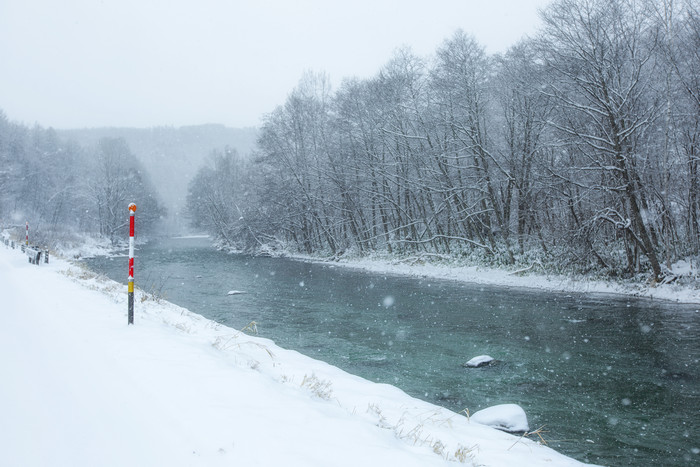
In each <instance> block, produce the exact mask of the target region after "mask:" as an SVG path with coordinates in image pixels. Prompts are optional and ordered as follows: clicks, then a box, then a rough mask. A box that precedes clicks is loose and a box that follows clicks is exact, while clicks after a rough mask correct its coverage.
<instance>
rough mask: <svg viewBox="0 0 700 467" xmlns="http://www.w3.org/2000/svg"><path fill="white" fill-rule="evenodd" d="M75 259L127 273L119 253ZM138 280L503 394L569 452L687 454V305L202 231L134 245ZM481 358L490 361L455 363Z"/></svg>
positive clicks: (416, 372) (118, 275)
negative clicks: (238, 245) (302, 257)
mask: <svg viewBox="0 0 700 467" xmlns="http://www.w3.org/2000/svg"><path fill="white" fill-rule="evenodd" d="M87 262H88V265H89V266H90V267H91V268H93V269H94V270H96V271H98V272H102V273H104V274H106V275H108V276H109V277H111V278H113V279H115V280H118V281H120V282H125V280H126V276H127V261H126V259H125V258H119V257H112V258H106V257H97V258H93V259H89V260H87ZM136 284H137V286H140V287H141V288H143V289H150V288H154V289H156V290H158V291H160V292H161V293H162V294H163V295H164V296H165V298H166V299H168V300H170V301H172V302H174V303H176V304H178V305H181V306H183V307H186V308H188V309H190V310H191V311H193V312H196V313H199V314H201V315H204V316H206V317H208V318H210V319H213V320H215V321H218V322H220V323H223V324H225V325H227V326H230V327H233V328H236V329H242V328H243V327H245V326H246V325H247V324H249V323H250V322H251V321H255V322H256V323H257V327H258V331H259V334H260V335H261V336H263V337H267V338H270V339H273V340H274V341H275V342H276V343H277V344H278V345H280V346H282V347H285V348H289V349H295V350H298V351H300V352H302V353H304V354H306V355H309V356H311V357H314V358H317V359H320V360H324V361H327V362H329V363H331V364H333V365H336V366H338V367H340V368H343V369H344V370H347V371H348V372H350V373H354V374H357V375H360V376H362V377H364V378H367V379H370V380H373V381H377V382H383V383H390V384H393V385H395V386H398V387H400V388H401V389H403V390H404V391H406V392H407V393H409V394H411V395H412V396H415V397H418V398H420V399H424V400H428V401H431V402H434V403H436V404H438V405H441V406H444V407H447V408H449V409H452V410H455V411H462V410H463V409H465V408H466V409H468V410H469V411H470V412H471V413H474V412H475V411H477V410H479V409H482V408H485V407H488V406H491V405H495V404H501V403H517V404H519V405H521V406H522V407H523V408H524V409H525V411H526V412H527V414H528V419H529V422H530V429H531V430H534V429H536V428H540V427H543V431H544V433H543V437H544V438H545V439H546V440H547V442H548V444H549V446H551V447H553V448H554V449H557V450H558V451H560V452H563V453H565V454H567V455H570V456H572V457H574V458H576V459H579V460H581V461H585V462H592V463H598V464H604V465H620V466H627V465H665V466H671V465H690V464H694V463H696V462H700V370H699V369H698V360H699V359H700V312H699V311H698V309H700V305H682V304H674V303H670V302H660V301H655V300H649V299H635V298H627V297H619V296H610V295H592V294H558V293H549V292H541V291H533V290H526V289H518V288H504V287H489V286H482V285H473V284H467V283H460V282H454V281H446V280H435V279H425V278H424V279H417V278H409V277H402V276H392V275H380V274H373V273H367V272H363V271H358V270H353V269H348V268H342V267H334V266H332V265H322V264H308V263H304V262H300V261H293V260H287V259H279V258H258V257H249V256H241V255H229V254H226V253H222V252H219V251H216V250H214V249H212V247H211V245H210V243H209V241H208V240H206V239H201V238H200V239H160V240H158V241H157V242H151V243H149V244H147V245H144V246H142V247H139V248H137V251H136ZM234 290H235V291H239V292H245V293H242V294H232V295H228V292H229V291H234ZM136 314H137V319H138V310H137V313H136ZM482 354H488V355H491V356H492V357H494V358H496V359H497V360H498V362H497V363H496V364H495V365H492V366H489V367H483V368H473V369H467V368H464V367H462V364H463V363H464V362H466V361H467V360H469V359H470V358H472V357H474V356H477V355H482Z"/></svg>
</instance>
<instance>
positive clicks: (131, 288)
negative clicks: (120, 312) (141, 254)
mask: <svg viewBox="0 0 700 467" xmlns="http://www.w3.org/2000/svg"><path fill="white" fill-rule="evenodd" d="M135 212H136V205H135V204H134V203H131V204H129V322H128V324H134V213H135Z"/></svg>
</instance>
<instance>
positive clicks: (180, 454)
mask: <svg viewBox="0 0 700 467" xmlns="http://www.w3.org/2000/svg"><path fill="white" fill-rule="evenodd" d="M0 281H1V283H2V284H3V285H2V291H3V307H2V308H3V326H2V327H0V354H1V355H3V357H2V358H1V359H0V371H1V372H2V374H3V384H2V385H0V401H1V402H0V405H1V407H0V410H2V413H3V423H2V425H0V426H1V428H0V432H1V433H0V465H23V466H33V465H36V466H39V465H42V466H43V465H86V466H87V465H103V466H105V465H114V466H117V465H144V466H145V465H169V466H177V465H206V466H209V465H231V464H235V465H261V466H272V465H275V466H276V465H285V466H290V465H299V466H302V465H303V466H310V465H319V466H320V465H323V466H327V465H348V466H357V465H382V466H389V465H402V466H409V465H416V466H418V465H421V466H427V465H446V464H447V462H446V461H452V462H460V461H462V462H465V463H466V464H467V465H496V466H500V465H503V466H506V465H508V466H510V465H523V463H526V464H527V465H548V466H553V465H557V466H568V465H581V464H580V463H579V462H577V461H575V460H572V459H570V458H567V457H565V456H563V455H560V454H558V453H556V452H555V451H553V450H551V449H549V448H547V447H545V446H542V445H540V444H538V443H536V442H535V441H534V440H530V439H527V438H520V437H517V436H512V435H507V434H505V433H502V432H500V431H497V430H495V429H492V428H488V427H485V426H483V425H480V424H478V423H476V422H473V421H471V422H470V420H469V419H468V418H467V417H465V416H463V415H459V414H455V413H453V412H450V411H448V410H446V409H443V408H440V407H437V406H434V405H432V404H428V403H426V402H422V401H420V400H417V399H413V398H411V397H409V396H407V395H406V394H405V393H403V392H402V391H400V390H398V389H397V388H395V387H392V386H388V385H380V384H375V383H371V382H369V381H366V380H363V379H361V378H358V377H355V376H353V375H350V374H348V373H345V372H343V371H341V370H339V369H337V368H335V367H332V366H330V365H327V364H325V363H323V362H320V361H317V360H313V359H311V358H308V357H305V356H303V355H301V354H299V353H297V352H293V351H288V350H285V349H281V348H279V347H277V346H275V345H274V343H273V342H271V341H269V340H266V339H260V338H256V337H251V336H248V335H247V334H245V333H242V332H239V331H236V330H233V329H230V328H226V327H224V326H220V325H218V324H216V323H214V322H212V321H209V320H206V319H204V318H203V317H201V316H199V315H196V314H194V313H191V312H189V311H187V310H185V309H183V308H180V307H177V306H175V305H173V304H170V303H167V302H164V301H160V302H157V301H155V300H153V297H148V296H144V295H142V294H141V293H140V292H138V293H137V299H136V304H137V307H136V324H135V325H134V326H127V325H126V287H125V286H123V285H121V284H118V283H115V282H113V281H110V280H106V279H104V278H101V277H98V276H95V275H94V274H92V273H90V272H89V271H85V270H84V269H82V268H80V267H78V266H73V265H70V264H68V263H66V262H64V261H60V260H55V259H53V258H52V261H51V264H49V265H46V264H41V265H40V266H34V265H31V264H29V263H28V262H27V260H26V257H25V256H24V255H22V254H21V253H20V252H19V250H9V249H6V248H5V247H4V246H1V247H0ZM532 438H534V439H535V440H536V439H537V436H536V435H533V436H532Z"/></svg>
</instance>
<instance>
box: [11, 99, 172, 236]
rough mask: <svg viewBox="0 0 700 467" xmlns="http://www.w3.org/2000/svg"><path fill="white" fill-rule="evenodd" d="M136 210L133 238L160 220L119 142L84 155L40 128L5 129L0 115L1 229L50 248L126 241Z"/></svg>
mask: <svg viewBox="0 0 700 467" xmlns="http://www.w3.org/2000/svg"><path fill="white" fill-rule="evenodd" d="M131 202H135V203H136V204H137V206H138V211H137V215H138V226H139V232H140V233H143V234H148V233H150V231H151V230H152V229H153V228H154V227H155V225H156V223H157V221H158V220H159V219H160V217H161V216H162V215H163V214H164V212H163V209H162V208H161V207H160V205H159V203H158V200H157V197H156V195H155V191H154V189H153V186H152V184H151V182H150V180H149V178H148V175H147V174H146V173H145V171H143V170H142V168H141V165H140V163H139V162H138V161H137V160H136V158H135V157H134V155H133V154H132V153H131V151H130V150H129V147H128V146H127V144H126V143H125V142H124V140H123V139H118V138H103V139H101V140H100V141H99V142H98V143H97V144H96V145H94V146H93V147H83V146H80V145H78V144H76V143H75V142H72V141H70V140H64V139H62V138H59V137H58V136H57V134H56V132H55V131H54V130H53V129H51V128H49V129H45V128H42V127H40V126H34V127H32V128H29V127H27V126H25V125H22V124H18V123H13V122H10V121H9V120H8V119H7V117H6V115H5V114H4V113H3V112H2V111H0V226H2V227H14V229H15V233H16V234H18V235H19V236H21V237H22V238H24V228H25V222H29V225H30V237H31V238H30V241H31V242H40V244H42V245H51V246H54V245H55V244H56V243H61V242H74V241H79V240H80V239H81V238H84V234H89V235H100V236H103V237H105V238H109V239H110V240H111V241H112V242H113V243H114V242H117V241H119V240H125V239H128V223H129V211H128V205H129V203H131Z"/></svg>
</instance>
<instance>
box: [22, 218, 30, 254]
mask: <svg viewBox="0 0 700 467" xmlns="http://www.w3.org/2000/svg"><path fill="white" fill-rule="evenodd" d="M25 225H26V226H27V233H26V235H25V237H24V245H22V248H21V250H22V253H24V252H25V251H27V247H29V221H27V222H26V223H25Z"/></svg>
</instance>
